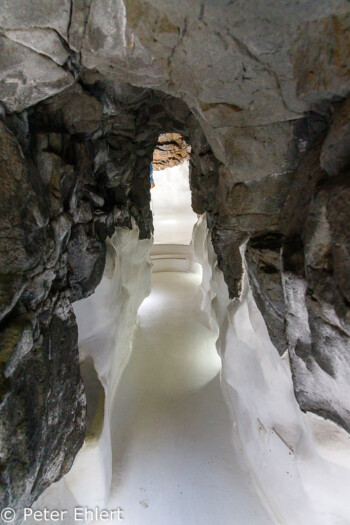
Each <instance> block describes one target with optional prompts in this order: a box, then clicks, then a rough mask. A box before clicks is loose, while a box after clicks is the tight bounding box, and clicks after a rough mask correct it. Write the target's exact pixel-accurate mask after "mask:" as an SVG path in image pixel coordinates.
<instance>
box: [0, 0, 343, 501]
mask: <svg viewBox="0 0 350 525" xmlns="http://www.w3.org/2000/svg"><path fill="white" fill-rule="evenodd" d="M0 29H1V36H0V46H1V51H2V52H1V53H0V70H1V73H0V75H1V80H2V83H1V85H0V100H1V102H2V111H1V114H2V118H3V123H2V124H1V136H0V139H1V144H0V145H1V148H0V154H1V157H2V159H1V171H2V177H1V191H2V209H1V215H0V223H1V224H0V226H1V232H2V234H1V239H0V251H1V268H0V273H1V275H0V284H1V286H0V294H1V295H0V299H1V300H0V312H1V316H2V317H1V319H2V321H1V334H2V335H1V338H2V339H1V340H2V348H1V367H2V372H3V373H2V376H1V391H2V396H3V397H2V401H1V408H0V410H1V411H2V414H3V417H2V425H3V426H2V429H1V449H2V451H4V452H3V453H2V455H1V480H2V481H1V483H2V485H1V488H2V500H1V504H4V506H5V505H6V504H7V503H8V502H9V501H10V502H11V504H14V505H15V504H17V505H18V506H21V505H24V504H26V505H29V504H30V503H31V502H32V501H33V499H35V497H37V495H38V494H40V492H41V491H42V490H43V488H45V486H47V485H48V484H49V483H51V482H52V481H54V480H55V479H58V478H59V477H60V476H61V475H62V474H63V473H64V472H66V471H67V470H68V468H69V466H70V464H71V462H72V460H73V458H74V455H75V453H76V451H77V449H78V448H79V446H80V444H81V442H82V439H83V428H84V419H85V416H84V412H85V406H84V396H83V394H82V386H81V385H82V384H81V379H80V373H79V369H78V364H77V348H76V335H75V331H76V324H75V320H74V317H73V315H72V313H71V310H70V303H71V301H73V300H76V299H78V298H81V297H86V296H87V295H89V294H91V293H93V291H94V288H95V286H96V285H97V284H98V281H99V279H100V278H101V274H102V270H103V266H104V251H105V247H104V241H105V239H106V237H107V236H110V235H111V234H112V233H113V231H114V229H115V227H116V225H118V226H121V225H122V226H126V227H129V226H130V225H131V220H132V218H133V219H134V220H135V221H136V223H137V224H138V226H139V229H140V232H141V237H147V236H149V235H150V233H151V230H152V219H151V213H150V209H149V199H150V196H149V166H150V163H151V161H152V155H153V150H154V148H155V147H156V144H157V140H158V136H159V135H160V134H161V133H166V132H171V133H180V134H181V135H182V136H183V138H184V140H185V141H186V142H187V143H188V144H190V145H191V148H192V151H191V175H190V176H191V189H192V196H193V208H194V210H195V211H196V212H197V213H203V212H206V213H207V219H208V225H209V228H210V229H211V231H212V239H213V245H214V247H215V250H216V253H217V256H218V264H219V266H220V268H221V269H222V270H223V272H224V276H225V279H226V283H227V285H228V288H229V292H230V295H231V297H235V296H237V295H239V294H240V290H241V282H242V272H243V269H244V265H246V267H247V271H248V275H249V278H250V282H251V285H252V288H253V292H254V295H255V299H256V302H257V304H258V306H259V308H260V310H261V312H262V314H263V316H264V319H265V322H266V324H267V327H268V330H269V333H270V336H271V339H272V341H273V342H274V344H275V346H276V347H277V349H278V350H279V352H280V353H281V354H283V353H284V352H285V351H286V350H287V351H288V352H289V355H290V361H291V368H292V373H293V382H294V388H295V394H296V397H297V399H298V401H299V403H300V406H301V408H302V409H304V410H312V411H314V412H316V413H318V414H321V415H323V416H324V417H328V418H332V419H333V420H334V421H336V422H337V423H339V424H341V425H343V426H344V428H346V429H347V430H350V405H349V399H350V396H349V393H350V392H348V390H347V389H348V386H346V385H348V384H349V376H350V363H349V351H348V349H347V348H348V346H347V345H348V341H349V339H348V336H349V304H350V303H349V300H350V297H349V290H348V275H349V234H348V230H347V223H348V220H349V211H348V207H347V204H348V202H349V201H348V198H349V185H348V182H347V177H346V174H347V171H348V170H349V151H350V146H349V100H348V99H347V97H348V95H349V92H350V83H349V54H348V47H349V46H348V34H349V31H348V29H349V6H348V3H347V2H346V1H342V0H339V1H338V0H321V1H319V2H317V3H315V2H313V1H311V0H303V1H302V2H299V3H298V5H297V6H296V5H294V4H293V3H291V2H288V1H283V2H279V3H278V6H277V4H276V2H273V1H271V2H268V3H261V4H259V3H257V2H255V1H254V0H248V1H247V0H240V1H238V2H227V3H222V5H221V4H220V6H218V5H214V4H213V3H211V4H210V3H205V2H200V1H199V0H196V1H194V2H187V1H185V0H181V1H180V2H176V3H174V2H172V1H171V0H159V1H157V2H155V1H153V0H152V1H151V0H142V1H139V0H127V1H126V2H125V4H124V3H123V2H122V0H118V1H115V0H89V1H84V2H83V1H82V0H73V1H72V2H70V1H69V0H55V1H53V2H50V3H47V2H44V1H43V0H35V1H34V2H31V3H30V5H29V4H28V5H27V4H26V3H25V2H23V1H22V0H16V1H14V0H11V1H10V0H6V1H5V2H3V5H2V9H1V16H0ZM135 86H137V87H135ZM175 97H176V98H175ZM244 246H246V249H245V257H244V259H245V261H242V257H241V253H242V251H243V248H244ZM82 251H83V252H84V253H82ZM68 328H69V330H68ZM67 331H70V336H69V337H68V336H67V340H65V341H64V343H63V340H61V338H60V335H59V334H61V333H64V334H66V332H67ZM50 341H51V344H50ZM62 344H64V350H62V351H61V350H60V348H61V346H60V345H62ZM68 363H69V368H67V364H68ZM40 370H42V373H39V371H40ZM50 384H53V385H54V387H53V388H52V389H51V390H50V388H49V385H50ZM63 385H66V389H67V391H68V392H69V396H68V397H64V396H58V402H57V403H56V402H55V403H53V400H56V397H57V392H58V391H61V389H62V388H63ZM55 392H56V393H55ZM29 399H31V400H33V401H32V404H33V405H35V406H28V403H27V400H29ZM44 400H45V402H44ZM13 411H17V412H16V414H18V419H16V418H12V415H11V413H12V412H13ZM58 413H60V415H61V418H62V419H58V418H57V414H58ZM72 414H73V416H72ZM11 418H12V419H11ZM68 419H69V421H68ZM10 420H11V423H9V421H10ZM50 425H51V426H50ZM5 427H6V428H5ZM33 428H37V429H40V430H39V431H38V432H37V433H36V437H35V439H32V434H31V433H32V432H33ZM47 436H48V437H47ZM40 440H41V441H40ZM44 441H45V446H42V445H41V444H42V443H43V442H44ZM10 447H12V449H13V450H14V451H15V456H14V457H21V458H22V459H21V462H16V461H15V462H14V463H13V462H12V463H11V461H9V456H10ZM41 449H42V451H41V452H40V454H39V450H41ZM59 451H60V454H61V455H59ZM16 454H17V456H16ZM10 491H11V498H12V500H11V499H9V492H10Z"/></svg>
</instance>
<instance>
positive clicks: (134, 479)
mask: <svg viewBox="0 0 350 525" xmlns="http://www.w3.org/2000/svg"><path fill="white" fill-rule="evenodd" d="M199 285H200V275H199V274H195V273H176V272H171V273H156V274H154V275H153V285H152V293H151V295H150V296H149V297H148V298H147V299H146V300H145V301H144V302H143V304H142V306H141V308H140V310H139V317H140V322H139V326H138V327H137V329H136V332H135V338H134V345H133V346H134V347H133V353H132V356H131V358H130V361H129V363H128V365H127V367H126V369H125V371H124V373H123V377H122V379H121V382H120V386H119V388H118V391H117V395H116V400H115V404H114V416H113V418H112V439H113V487H112V493H111V500H110V502H109V505H108V506H109V508H116V507H118V506H119V507H121V508H122V509H123V517H124V521H123V522H122V523H125V524H127V525H184V524H186V525H209V524H213V523H215V524H216V525H231V524H232V525H233V524H237V525H265V524H270V523H271V521H270V518H269V517H268V515H267V513H266V511H265V510H264V508H263V507H262V505H261V503H260V501H259V499H258V497H257V496H256V494H255V493H254V492H253V489H252V487H251V486H250V485H249V483H248V481H247V479H246V476H245V475H244V473H243V472H242V470H241V469H240V467H239V465H238V461H237V459H236V458H235V453H234V449H233V444H232V432H231V423H230V420H229V414H228V410H227V408H226V405H225V402H224V399H223V396H222V393H221V389H220V377H219V371H220V359H219V357H218V355H217V353H216V349H215V335H214V334H213V333H212V332H211V331H210V330H209V329H208V328H206V327H205V326H204V324H203V323H202V322H201V319H202V314H201V311H200V301H201V298H200V294H199ZM94 523H102V522H94ZM104 523H106V522H105V521H104ZM109 523H121V522H120V521H119V522H118V520H117V519H116V520H115V521H114V522H109Z"/></svg>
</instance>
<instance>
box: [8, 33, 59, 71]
mask: <svg viewBox="0 0 350 525" xmlns="http://www.w3.org/2000/svg"><path fill="white" fill-rule="evenodd" d="M5 36H6V37H7V38H9V39H10V40H13V41H14V42H17V43H18V44H22V45H23V46H26V47H29V48H30V49H32V50H33V51H36V52H37V53H39V54H41V55H45V56H47V57H49V58H51V60H53V61H54V62H56V64H58V65H59V66H62V65H63V64H64V63H65V62H66V61H67V59H68V56H69V53H68V51H67V49H66V48H65V47H64V46H63V44H62V42H61V39H60V37H59V36H58V34H57V33H56V32H55V31H54V30H53V29H40V28H36V29H27V30H13V31H6V32H5Z"/></svg>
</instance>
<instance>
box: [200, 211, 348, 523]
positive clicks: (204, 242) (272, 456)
mask: <svg viewBox="0 0 350 525" xmlns="http://www.w3.org/2000/svg"><path fill="white" fill-rule="evenodd" d="M193 249H194V260H195V261H197V262H200V263H201V264H202V265H203V281H202V290H203V303H202V307H203V309H204V310H205V311H206V312H207V314H208V316H209V322H210V323H211V324H212V325H215V324H216V325H217V327H218V330H219V337H218V341H217V350H218V353H219V355H220V356H221V359H222V373H221V384H222V388H223V392H224V395H225V397H226V401H227V404H228V406H229V408H230V412H231V417H232V426H233V433H234V437H235V439H234V443H235V444H237V443H239V448H240V456H241V458H242V466H244V467H245V468H246V470H247V471H248V472H249V473H250V475H251V477H252V480H253V482H254V483H255V487H256V490H257V491H258V492H259V493H260V495H261V497H262V499H263V501H264V502H265V504H266V505H267V506H268V507H269V508H270V509H271V510H272V512H273V514H274V516H275V518H276V520H277V522H278V523H282V524H288V525H316V524H317V525H321V524H323V525H349V523H350V498H349V488H350V470H349V459H350V446H349V445H350V444H349V439H348V438H349V436H348V435H347V434H346V432H345V431H343V430H342V429H340V428H339V427H337V426H336V425H334V424H333V423H331V422H328V421H325V420H323V419H322V418H318V417H317V416H314V415H312V414H308V415H305V414H303V413H302V412H301V410H300V409H299V406H298V404H297V402H296V399H295V396H294V392H293V384H292V379H291V374H290V370H289V366H288V361H286V360H285V359H281V358H280V356H279V354H278V352H277V350H276V349H275V347H274V346H273V345H272V343H271V341H270V338H269V335H268V332H267V328H266V325H265V322H264V320H263V318H262V315H261V314H260V312H259V310H258V308H257V306H256V304H255V301H254V298H253V295H252V293H251V290H250V288H249V283H248V281H247V279H246V278H245V281H244V287H243V293H242V297H241V298H240V299H234V300H230V299H229V297H228V291H227V286H226V284H225V282H224V278H223V274H222V272H221V271H220V270H219V269H218V266H217V260H216V256H215V253H214V250H213V247H212V244H211V241H210V238H209V236H208V232H207V227H206V221H205V217H204V216H203V217H202V218H201V219H200V220H199V222H198V224H197V225H196V227H195V231H194V238H193ZM243 252H244V247H242V253H243ZM243 255H244V254H243ZM236 446H237V445H236Z"/></svg>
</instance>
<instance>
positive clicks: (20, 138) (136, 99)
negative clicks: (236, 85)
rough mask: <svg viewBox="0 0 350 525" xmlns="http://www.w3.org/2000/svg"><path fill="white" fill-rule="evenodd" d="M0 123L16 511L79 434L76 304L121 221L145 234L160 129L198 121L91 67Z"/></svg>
mask: <svg viewBox="0 0 350 525" xmlns="http://www.w3.org/2000/svg"><path fill="white" fill-rule="evenodd" d="M0 125H1V133H0V141H1V143H0V155H1V175H2V177H1V197H2V207H1V213H0V229H1V232H2V235H1V238H0V250H1V297H0V306H1V332H0V340H1V370H2V374H1V406H0V410H1V434H0V435H1V505H2V506H4V507H5V506H7V505H10V506H12V507H14V508H18V509H20V508H22V507H23V506H28V505H30V504H31V503H32V502H33V501H34V500H35V499H36V498H37V497H38V495H39V494H40V493H41V492H42V491H43V490H44V489H45V488H46V487H47V486H48V485H49V484H51V483H52V482H53V481H57V480H58V479H60V478H61V477H62V476H63V475H64V474H65V473H66V472H67V471H68V470H69V469H70V467H71V465H72V462H73V460H74V457H75V455H76V454H77V452H78V450H79V449H80V447H81V446H82V443H83V440H84V432H85V419H86V402H85V395H84V389H83V384H82V379H81V375H80V370H79V359H78V347H77V335H78V334H77V325H76V321H75V316H74V313H73V310H72V306H71V303H72V302H74V301H77V300H80V299H82V298H85V297H88V296H89V295H91V294H92V293H93V292H94V290H95V288H96V286H97V284H98V283H99V282H100V280H101V278H102V274H103V271H104V266H105V256H106V245H105V240H106V238H107V237H108V236H111V235H112V234H113V233H114V231H115V228H116V227H117V226H122V227H127V228H131V225H132V221H131V219H132V218H133V219H134V220H135V222H136V224H137V225H138V228H139V231H140V238H146V237H149V236H150V234H151V232H152V217H151V212H150V163H151V161H152V155H153V150H154V148H155V146H156V144H157V140H158V136H159V134H160V133H162V132H164V131H165V130H170V131H172V132H181V133H185V130H189V129H190V128H191V127H195V126H196V123H195V121H194V119H193V117H192V116H191V114H190V112H189V110H188V108H187V107H186V106H185V104H184V103H183V102H181V101H180V100H176V99H173V98H172V97H169V96H167V95H162V94H157V93H156V92H154V91H152V90H148V89H144V90H143V89H140V88H134V87H133V86H131V85H129V84H121V83H113V82H111V81H105V80H104V79H101V77H100V75H97V74H86V75H84V77H83V79H81V80H80V83H76V84H74V85H73V86H70V87H68V88H67V89H66V90H64V91H62V92H61V93H59V94H57V95H55V96H53V97H51V98H48V99H46V100H45V101H43V102H41V103H39V104H37V105H35V106H33V107H31V108H28V110H26V111H24V112H21V113H7V114H6V115H3V117H2V121H1V122H0Z"/></svg>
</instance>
